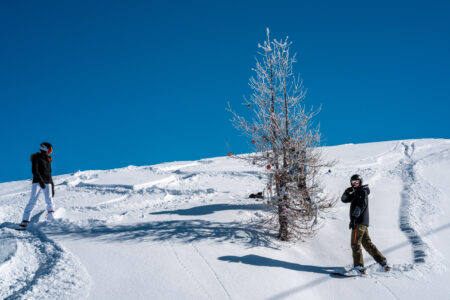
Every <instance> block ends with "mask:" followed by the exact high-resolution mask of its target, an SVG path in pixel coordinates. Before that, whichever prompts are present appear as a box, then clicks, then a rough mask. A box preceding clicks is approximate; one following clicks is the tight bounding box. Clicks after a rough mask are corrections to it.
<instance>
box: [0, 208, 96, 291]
mask: <svg viewBox="0 0 450 300" xmlns="http://www.w3.org/2000/svg"><path fill="white" fill-rule="evenodd" d="M40 215H41V214H38V215H36V216H35V217H34V218H33V220H32V222H36V221H37V219H39V216H40ZM16 226H17V224H12V223H7V222H5V223H3V224H1V225H0V236H1V237H2V239H3V240H12V241H14V244H13V245H14V246H13V247H12V249H10V251H9V257H8V258H7V259H4V260H3V261H0V263H1V265H0V272H1V274H2V277H1V278H2V279H1V280H0V297H1V298H2V299H5V300H12V299H83V298H86V297H87V293H88V290H89V275H88V274H87V272H86V270H85V269H84V266H82V265H81V264H80V263H79V262H78V260H77V259H76V258H74V257H73V256H72V255H71V254H70V253H68V252H67V251H65V250H64V249H62V248H61V247H60V246H59V245H57V244H56V243H55V242H53V241H52V240H50V239H49V238H47V236H46V235H45V234H44V233H43V232H42V231H41V230H40V229H39V226H38V225H30V228H28V229H27V230H26V231H16V230H15V229H13V228H15V227H16ZM2 250H3V248H2Z"/></svg>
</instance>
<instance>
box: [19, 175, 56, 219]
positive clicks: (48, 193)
mask: <svg viewBox="0 0 450 300" xmlns="http://www.w3.org/2000/svg"><path fill="white" fill-rule="evenodd" d="M41 190H42V191H44V197H45V202H46V203H47V212H48V214H47V219H53V210H54V208H53V197H52V184H51V183H48V184H45V189H43V188H41V186H40V185H39V183H33V184H32V186H31V196H30V201H28V204H27V206H26V207H25V211H24V212H23V218H22V220H24V221H30V215H31V212H32V211H33V208H34V207H35V205H36V202H37V199H38V198H39V194H40V193H41Z"/></svg>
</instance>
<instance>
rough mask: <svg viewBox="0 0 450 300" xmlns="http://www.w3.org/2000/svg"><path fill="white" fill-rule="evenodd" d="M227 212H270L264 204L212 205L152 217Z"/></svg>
mask: <svg viewBox="0 0 450 300" xmlns="http://www.w3.org/2000/svg"><path fill="white" fill-rule="evenodd" d="M226 210H268V207H267V205H264V204H241V205H238V204H211V205H203V206H197V207H192V208H188V209H177V210H169V211H160V212H154V213H151V214H152V215H180V216H203V215H209V214H213V213H215V212H217V211H226Z"/></svg>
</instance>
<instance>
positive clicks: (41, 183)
mask: <svg viewBox="0 0 450 300" xmlns="http://www.w3.org/2000/svg"><path fill="white" fill-rule="evenodd" d="M40 150H41V151H40V152H38V153H35V154H33V155H31V172H32V173H33V183H32V186H31V197H30V201H28V204H27V206H26V207H25V211H24V213H23V218H22V223H20V226H21V227H23V228H25V227H26V226H27V224H28V223H29V222H30V215H31V212H32V211H33V208H34V206H35V205H36V201H37V199H38V197H39V194H40V193H41V191H43V193H44V197H45V202H46V203H47V220H53V213H54V212H55V211H54V205H53V197H54V196H55V187H54V184H53V179H52V165H51V163H52V157H51V156H50V154H51V153H52V152H53V147H52V145H51V144H50V143H42V144H41V146H40Z"/></svg>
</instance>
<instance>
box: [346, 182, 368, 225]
mask: <svg viewBox="0 0 450 300" xmlns="http://www.w3.org/2000/svg"><path fill="white" fill-rule="evenodd" d="M369 194H370V189H369V186H368V185H363V186H361V187H358V188H356V189H352V188H348V189H346V190H345V192H344V194H343V195H342V197H341V200H342V202H344V203H349V202H351V204H350V219H352V218H356V224H364V225H367V226H369Z"/></svg>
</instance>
